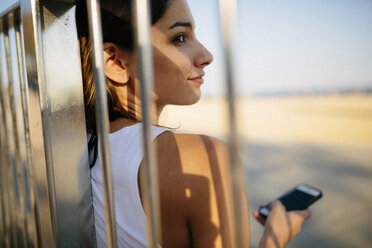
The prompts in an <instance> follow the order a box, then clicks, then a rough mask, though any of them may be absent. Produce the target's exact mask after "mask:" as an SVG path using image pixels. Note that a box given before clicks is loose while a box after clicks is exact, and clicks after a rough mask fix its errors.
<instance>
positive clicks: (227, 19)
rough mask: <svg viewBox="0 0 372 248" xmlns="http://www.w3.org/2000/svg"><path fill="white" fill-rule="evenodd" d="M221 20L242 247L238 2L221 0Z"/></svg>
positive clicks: (236, 242) (236, 232)
mask: <svg viewBox="0 0 372 248" xmlns="http://www.w3.org/2000/svg"><path fill="white" fill-rule="evenodd" d="M219 9H220V18H221V25H222V35H223V45H224V46H223V47H224V51H223V52H224V57H225V58H224V61H225V68H226V83H227V99H226V100H227V101H228V113H229V136H228V144H229V154H230V160H231V166H232V182H233V200H234V233H233V235H234V237H233V241H234V244H233V247H242V245H243V235H248V234H242V232H241V230H242V224H243V223H242V222H241V217H240V216H241V214H242V193H243V192H245V190H244V188H243V186H244V185H245V179H244V170H243V168H242V165H241V163H240V161H239V138H238V133H237V123H236V107H235V89H234V83H235V78H234V65H233V64H234V63H233V45H234V42H233V41H234V35H235V33H234V29H235V28H236V24H235V21H236V20H235V18H236V10H237V3H236V0H220V1H219Z"/></svg>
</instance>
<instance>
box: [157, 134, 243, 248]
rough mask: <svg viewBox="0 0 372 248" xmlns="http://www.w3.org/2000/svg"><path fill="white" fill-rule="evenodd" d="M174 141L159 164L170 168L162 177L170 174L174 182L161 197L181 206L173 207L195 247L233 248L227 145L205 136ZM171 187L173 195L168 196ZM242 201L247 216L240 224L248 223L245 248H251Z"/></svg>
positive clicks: (177, 138)
mask: <svg viewBox="0 0 372 248" xmlns="http://www.w3.org/2000/svg"><path fill="white" fill-rule="evenodd" d="M173 139H174V140H173V141H172V142H174V144H173V145H172V146H168V149H167V151H166V153H164V152H163V153H161V154H158V155H160V156H161V157H160V158H159V161H160V164H164V163H166V164H167V165H166V166H165V168H166V170H164V169H163V170H162V169H161V170H160V172H161V175H163V176H165V174H167V173H168V176H171V177H173V180H172V179H170V178H167V179H166V181H167V182H168V183H167V187H166V188H164V186H163V187H161V188H163V190H164V191H163V193H161V194H166V196H169V197H172V199H168V200H169V201H171V202H174V201H177V202H178V203H177V202H175V203H174V204H176V205H177V206H176V207H174V206H173V207H174V209H175V210H176V211H180V213H181V216H184V219H183V220H181V222H182V221H184V222H185V223H184V225H186V226H187V228H188V230H189V234H188V235H189V239H190V240H191V246H192V247H232V245H231V243H232V238H233V236H232V233H231V232H232V230H233V204H232V202H233V197H232V182H231V165H230V161H229V155H228V149H227V147H226V145H225V144H224V143H223V142H222V141H220V140H218V139H215V138H211V137H208V136H202V135H182V134H174V135H173ZM168 142H169V140H168V141H167V142H166V143H168ZM160 146H164V144H160ZM160 150H162V149H161V148H160ZM161 166H162V167H163V168H164V165H161ZM168 166H170V167H168ZM162 171H163V172H162ZM169 173H171V174H172V173H173V175H170V174H169ZM161 175H160V176H161ZM169 180H170V181H169ZM171 185H172V186H171ZM169 187H171V191H172V192H173V194H172V192H171V193H169V190H170V189H169ZM175 192H178V193H177V194H175ZM242 198H243V200H242V202H243V205H242V207H243V209H244V212H243V213H244V214H243V215H242V216H241V220H242V222H243V223H245V225H244V226H243V227H242V231H243V232H244V233H246V236H245V237H246V241H245V242H246V245H245V246H248V235H249V219H248V208H247V201H246V198H245V194H242Z"/></svg>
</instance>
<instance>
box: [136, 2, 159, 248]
mask: <svg viewBox="0 0 372 248" xmlns="http://www.w3.org/2000/svg"><path fill="white" fill-rule="evenodd" d="M133 12H134V16H135V20H136V22H137V25H136V29H135V31H136V32H135V33H136V35H135V37H136V54H137V68H138V78H139V81H140V84H141V89H140V92H141V105H142V122H143V125H142V128H143V129H142V134H143V137H142V139H143V151H144V165H145V170H143V176H142V178H141V185H142V187H143V189H144V190H142V195H143V199H144V208H145V212H146V214H147V236H148V242H149V244H148V245H149V247H152V248H155V247H157V246H158V244H159V240H160V238H161V225H160V207H159V205H160V203H159V189H158V188H159V185H158V176H157V175H158V174H157V172H158V169H157V161H156V157H155V155H154V154H155V147H154V144H153V143H152V142H151V141H152V138H151V137H152V135H151V132H152V120H151V107H152V98H151V92H152V89H153V78H154V77H153V59H152V46H151V33H150V27H151V21H150V20H151V12H150V5H149V1H148V0H133Z"/></svg>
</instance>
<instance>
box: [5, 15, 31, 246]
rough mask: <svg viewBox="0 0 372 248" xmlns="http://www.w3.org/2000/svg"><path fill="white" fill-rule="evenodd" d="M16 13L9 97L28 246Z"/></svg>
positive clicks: (23, 228) (10, 17)
mask: <svg viewBox="0 0 372 248" xmlns="http://www.w3.org/2000/svg"><path fill="white" fill-rule="evenodd" d="M14 18H15V17H14V12H10V13H9V14H8V27H9V28H8V38H7V39H6V40H7V43H8V44H7V45H8V48H9V52H8V53H7V56H8V59H7V60H8V68H9V95H10V109H11V116H12V124H13V137H14V152H15V162H16V172H17V182H18V185H19V190H18V192H19V206H20V212H19V213H18V218H19V222H20V225H21V226H20V231H21V236H22V241H23V246H24V247H25V246H27V244H28V232H27V209H26V205H27V202H28V200H27V199H26V197H27V187H26V184H25V180H26V175H25V170H24V168H25V162H26V161H25V151H24V149H23V145H24V139H23V138H24V136H23V120H22V109H21V106H22V104H21V96H20V81H19V80H20V72H19V68H18V54H17V50H16V49H17V41H16V37H15V27H14Z"/></svg>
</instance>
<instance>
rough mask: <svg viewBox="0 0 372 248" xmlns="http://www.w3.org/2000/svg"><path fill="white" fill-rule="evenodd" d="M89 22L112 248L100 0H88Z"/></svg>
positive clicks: (109, 235) (113, 229) (113, 224)
mask: <svg viewBox="0 0 372 248" xmlns="http://www.w3.org/2000/svg"><path fill="white" fill-rule="evenodd" d="M87 11H88V19H89V20H88V25H89V32H90V40H91V42H92V63H93V68H94V80H95V83H96V104H95V106H96V127H97V139H98V143H99V145H98V154H99V155H98V156H99V163H100V165H101V171H102V184H103V192H104V199H105V204H104V206H105V222H106V240H107V246H108V247H110V248H111V247H114V248H115V247H117V236H116V222H115V209H114V194H113V190H112V173H111V161H110V150H109V144H108V132H109V121H108V109H107V108H108V107H107V94H106V80H105V74H104V66H103V54H102V51H103V46H102V41H103V38H102V27H101V13H100V2H99V0H87Z"/></svg>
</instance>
